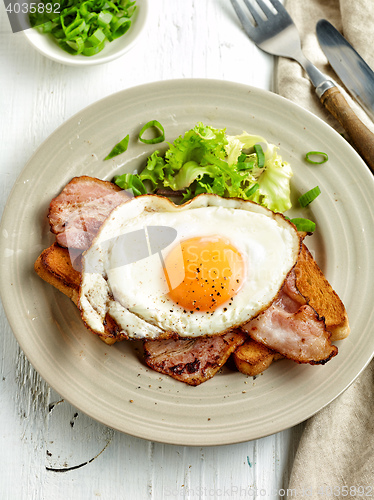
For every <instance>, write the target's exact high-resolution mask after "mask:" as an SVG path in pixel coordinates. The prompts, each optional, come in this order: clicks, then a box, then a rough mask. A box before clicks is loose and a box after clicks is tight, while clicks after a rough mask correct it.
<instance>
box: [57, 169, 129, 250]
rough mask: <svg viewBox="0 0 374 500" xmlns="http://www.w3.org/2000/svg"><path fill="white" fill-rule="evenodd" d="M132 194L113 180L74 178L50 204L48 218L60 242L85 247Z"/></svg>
mask: <svg viewBox="0 0 374 500" xmlns="http://www.w3.org/2000/svg"><path fill="white" fill-rule="evenodd" d="M129 197H130V195H129V194H128V193H127V192H126V191H123V190H122V189H121V188H120V187H118V186H117V185H116V184H113V183H112V182H108V181H102V180H100V179H96V178H94V177H88V176H86V175H83V176H81V177H74V178H73V179H72V180H71V181H70V182H69V183H68V184H67V185H66V186H65V187H64V189H63V190H62V191H61V193H60V194H59V195H58V196H57V197H56V198H54V199H53V200H52V201H51V203H50V207H49V214H48V219H49V223H50V225H51V231H52V232H53V233H54V234H55V235H56V240H57V243H58V244H59V245H61V246H63V247H66V248H76V249H79V250H85V249H86V248H88V247H89V246H90V244H91V242H92V240H93V238H94V237H95V235H96V233H97V231H98V230H99V227H100V226H101V224H102V223H103V222H104V220H105V219H106V218H107V217H108V215H109V214H110V212H111V211H112V210H113V209H114V208H115V207H116V206H117V205H120V204H121V203H123V202H124V201H126V200H128V199H129Z"/></svg>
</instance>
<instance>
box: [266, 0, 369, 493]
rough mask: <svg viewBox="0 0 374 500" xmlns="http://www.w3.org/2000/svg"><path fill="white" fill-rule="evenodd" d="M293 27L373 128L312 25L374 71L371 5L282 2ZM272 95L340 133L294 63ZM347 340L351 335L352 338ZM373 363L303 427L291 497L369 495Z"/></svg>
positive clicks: (363, 1) (280, 72) (281, 70)
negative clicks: (326, 29) (321, 23)
mask: <svg viewBox="0 0 374 500" xmlns="http://www.w3.org/2000/svg"><path fill="white" fill-rule="evenodd" d="M286 8H287V10H288V12H289V14H290V15H291V17H292V18H293V20H294V22H295V24H296V25H297V27H298V30H299V32H300V36H301V40H302V48H303V51H304V54H305V56H306V57H307V58H308V59H310V60H311V62H312V63H314V64H315V65H316V66H317V67H318V68H319V69H320V70H321V71H323V72H324V73H326V74H328V75H330V77H331V78H332V79H333V80H334V81H335V82H336V83H337V84H338V86H339V87H340V90H342V92H343V93H344V95H345V97H346V99H347V101H348V103H349V104H350V106H351V107H352V108H353V109H354V111H355V112H356V114H357V115H358V116H359V118H360V119H361V120H362V121H363V122H364V123H365V125H366V126H367V127H368V128H369V129H371V130H372V131H374V125H373V123H372V122H371V120H370V119H369V117H368V116H367V115H366V113H365V112H364V111H363V110H362V108H361V107H360V106H359V105H358V104H357V103H356V102H355V101H354V100H353V99H351V98H350V97H349V95H347V94H346V92H345V90H344V87H343V85H342V83H341V82H340V81H339V79H338V77H337V76H336V75H335V73H334V72H333V70H332V69H331V67H330V66H329V65H328V62H327V59H326V58H325V56H324V54H323V52H322V51H321V49H320V47H319V44H318V41H317V38H316V35H315V26H316V23H317V21H318V20H319V19H322V18H324V19H327V20H328V21H330V22H331V23H332V24H333V25H334V26H335V27H336V28H337V29H338V30H339V31H341V32H342V33H343V35H344V36H345V37H346V38H347V39H348V41H349V42H350V43H351V44H352V45H353V46H354V48H355V49H356V50H357V52H359V53H360V55H361V56H362V57H363V58H364V59H365V60H366V62H367V63H368V64H369V66H371V67H372V68H374V51H373V43H374V1H373V0H340V1H339V0H286ZM276 80H277V84H278V88H277V92H278V93H279V94H280V95H282V96H284V97H287V98H288V99H290V100H292V101H295V102H296V103H298V104H299V105H301V106H302V107H304V108H306V109H308V110H309V111H312V112H313V113H314V114H315V115H317V116H319V117H320V118H322V119H324V120H325V121H326V122H328V123H329V124H330V125H331V126H332V127H334V128H335V129H336V130H337V131H338V132H340V133H342V132H343V129H342V128H341V127H340V125H339V123H338V122H337V121H336V120H335V119H334V118H333V117H332V116H331V115H330V114H329V113H328V112H327V111H326V110H325V109H324V108H323V106H322V105H321V104H320V102H319V99H318V97H317V96H316V94H315V92H314V88H313V86H312V85H311V84H310V81H309V80H308V78H307V76H306V75H305V72H304V71H303V69H302V68H301V67H300V66H299V65H298V63H296V62H294V61H291V60H288V59H284V58H279V60H278V65H277V78H276ZM351 335H352V334H351ZM373 363H374V362H372V363H371V364H370V365H369V366H368V367H367V368H366V369H365V370H364V372H363V373H362V374H361V375H360V376H359V377H358V379H357V380H356V381H355V382H354V383H353V384H352V385H351V386H350V387H349V388H348V389H347V390H346V391H345V392H344V393H343V394H342V395H341V396H339V397H338V398H337V399H336V400H335V401H333V402H332V403H330V404H329V405H328V406H327V407H326V408H324V409H322V410H321V411H320V412H319V413H318V414H317V415H315V416H314V417H312V418H311V419H309V420H308V421H307V423H306V426H305V429H304V432H303V434H302V437H301V441H300V444H299V447H298V450H297V453H296V457H295V460H294V464H293V467H292V471H291V478H290V482H289V484H288V489H289V490H290V496H291V495H292V498H295V499H297V498H311V499H319V500H321V499H322V498H323V499H325V500H326V499H330V498H331V499H332V498H334V499H337V498H342V499H343V498H347V497H358V498H365V497H368V496H374V459H373V458H374V457H373V454H374V364H373Z"/></svg>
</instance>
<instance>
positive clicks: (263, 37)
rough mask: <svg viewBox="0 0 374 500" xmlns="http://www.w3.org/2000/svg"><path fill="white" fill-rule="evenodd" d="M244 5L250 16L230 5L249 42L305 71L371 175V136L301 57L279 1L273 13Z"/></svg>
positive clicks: (260, 2) (257, 1)
mask: <svg viewBox="0 0 374 500" xmlns="http://www.w3.org/2000/svg"><path fill="white" fill-rule="evenodd" d="M243 1H244V4H245V6H246V7H247V9H248V11H249V13H246V12H245V11H244V10H243V9H242V8H241V7H240V5H239V3H238V0H231V3H232V5H233V7H234V9H235V12H236V14H237V15H238V17H239V19H240V21H241V23H242V25H243V28H244V31H245V32H246V33H247V35H248V36H249V38H251V40H253V42H254V43H255V44H256V45H257V46H258V47H259V48H260V49H262V50H264V51H265V52H267V53H269V54H272V55H275V56H281V57H287V58H289V59H294V60H295V61H297V62H298V63H299V64H300V65H301V66H302V67H303V68H304V69H305V71H306V73H307V74H308V76H309V78H310V80H311V82H312V84H313V85H314V87H315V89H316V94H317V96H318V97H319V99H320V101H321V103H322V104H323V105H324V106H325V107H326V109H327V110H328V111H329V112H330V113H331V114H332V115H333V116H334V117H335V118H336V119H337V120H338V121H339V123H340V124H341V125H342V127H343V128H344V129H345V130H346V132H347V133H348V134H349V136H350V138H351V140H352V143H353V145H354V146H355V147H356V149H357V151H358V152H359V153H360V155H361V156H362V157H363V158H364V160H365V161H366V163H367V164H368V166H369V167H370V168H371V169H372V170H373V171H374V135H373V134H372V133H371V132H370V130H369V129H368V128H367V127H366V126H365V125H364V124H363V123H362V122H361V121H360V120H359V119H358V117H357V116H356V115H355V113H354V112H353V111H352V109H351V108H350V107H349V105H348V103H347V101H346V100H345V98H344V97H343V95H342V94H341V93H340V91H339V89H338V88H337V86H336V84H335V83H334V82H333V81H332V80H331V79H330V78H328V77H327V76H326V75H324V74H323V73H322V72H321V71H320V70H319V69H318V68H316V67H315V66H314V65H313V64H312V63H311V62H310V61H309V60H308V59H307V58H306V57H305V56H304V54H303V52H302V50H301V42H300V36H299V33H298V31H297V28H296V26H295V24H294V22H293V20H292V19H291V17H290V15H289V14H288V12H287V11H286V9H285V8H284V7H283V5H282V4H281V3H280V2H279V0H269V2H270V3H271V5H272V6H273V8H274V11H273V9H271V8H270V7H269V6H268V5H267V4H266V3H265V2H264V0H252V3H251V2H250V0H243Z"/></svg>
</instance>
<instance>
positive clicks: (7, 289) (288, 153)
mask: <svg viewBox="0 0 374 500" xmlns="http://www.w3.org/2000/svg"><path fill="white" fill-rule="evenodd" d="M152 119H156V120H159V121H160V122H161V123H162V124H163V125H164V127H165V131H166V137H167V140H173V139H175V138H176V137H177V136H178V135H179V134H182V133H183V132H184V131H186V130H188V129H189V128H191V127H193V126H194V125H195V123H196V122H197V121H200V120H201V121H203V122H204V123H206V124H212V125H214V126H216V127H226V128H227V131H228V132H229V133H230V134H236V133H240V132H241V131H242V130H243V129H245V130H247V131H248V132H253V133H256V134H260V135H263V136H264V137H266V138H267V139H268V140H269V141H270V142H274V143H276V144H279V146H280V151H281V154H282V156H283V158H284V159H285V160H287V161H289V162H291V164H292V167H293V170H294V178H293V181H292V184H293V189H294V197H295V199H296V197H297V196H298V195H299V193H301V192H304V191H306V190H308V189H310V188H312V187H314V186H315V185H319V186H320V188H321V190H322V194H321V195H320V197H319V198H318V199H317V200H316V201H314V202H313V203H312V205H311V207H312V208H310V209H308V210H304V211H301V210H295V211H294V214H296V213H297V214H301V215H304V216H307V217H309V218H312V219H314V220H316V221H317V224H318V226H317V227H318V229H317V231H316V233H315V235H313V236H312V237H309V239H308V245H309V246H310V248H311V249H312V250H313V251H314V252H315V256H316V259H317V261H318V262H319V263H320V265H321V267H322V269H323V270H324V272H325V274H326V276H327V277H328V279H329V280H330V282H331V283H332V284H333V286H334V287H335V289H336V290H337V292H338V293H339V294H340V296H341V297H342V299H343V300H344V302H345V305H346V307H347V310H348V313H349V316H350V322H351V327H352V332H351V335H350V337H349V338H348V339H347V340H345V341H342V342H340V343H339V355H338V356H337V357H335V358H334V359H332V360H331V361H330V362H329V363H327V364H326V365H325V366H303V365H297V364H295V363H293V362H289V361H279V362H277V363H275V364H274V365H273V366H271V367H270V369H269V370H268V371H267V372H265V373H264V374H263V375H262V376H259V377H257V378H256V379H255V380H253V379H252V378H250V377H246V376H244V375H242V374H240V373H237V372H233V371H229V370H228V369H224V370H223V372H222V373H220V374H218V375H217V376H215V377H214V378H213V379H211V380H209V381H208V382H206V383H204V384H202V385H201V386H199V387H189V386H186V385H184V384H182V383H180V382H176V381H174V380H173V379H171V378H168V377H164V376H160V375H159V374H158V373H155V372H153V371H151V370H148V369H147V368H146V366H145V365H144V364H143V362H142V359H141V354H140V351H139V350H138V346H136V345H135V344H132V343H130V342H122V343H119V344H118V345H114V346H112V347H108V346H106V345H105V344H103V343H102V342H101V341H100V340H99V339H98V338H97V337H95V336H94V335H92V334H91V333H89V332H88V331H87V330H86V329H85V328H84V327H83V325H82V323H81V320H80V316H79V313H78V310H77V309H76V308H75V306H74V305H73V303H71V302H70V301H69V299H67V298H66V297H65V296H63V295H61V294H60V293H59V292H57V291H55V290H54V289H53V288H51V287H50V286H49V285H47V284H46V283H44V282H43V281H42V280H41V279H40V278H39V277H38V276H36V275H35V273H34V272H33V263H34V260H35V259H36V257H37V256H38V254H39V252H40V251H41V250H43V249H44V248H45V247H47V246H49V244H50V243H51V242H52V241H53V238H52V236H51V234H50V233H49V226H48V223H47V219H46V214H47V210H48V205H49V202H50V200H51V199H52V198H53V197H54V196H56V195H57V194H58V192H59V191H60V190H61V188H62V187H63V186H64V185H65V184H66V183H67V182H68V181H69V180H70V179H71V178H72V177H74V176H77V175H82V174H87V175H93V176H97V177H100V178H104V179H111V178H112V176H113V175H114V174H116V173H120V172H126V171H133V170H134V169H135V168H141V167H142V166H143V165H144V162H145V159H146V157H147V155H149V154H150V153H151V152H152V151H153V150H154V149H155V148H154V147H152V146H149V145H148V146H147V145H144V144H142V143H140V142H139V141H137V140H136V137H137V135H138V132H139V130H140V128H141V127H142V125H143V124H144V123H146V122H147V121H149V120H152ZM128 133H129V134H130V137H131V141H130V145H129V149H128V151H127V152H126V153H125V154H123V155H121V156H119V157H117V158H116V159H113V160H111V161H109V162H108V161H106V162H104V161H103V158H104V157H105V156H106V154H107V153H108V152H109V151H110V150H111V148H112V146H113V145H114V144H115V143H116V142H118V141H119V140H120V139H122V138H123V137H124V136H125V135H126V134H128ZM309 150H318V151H325V152H326V153H328V155H329V161H328V163H325V164H324V165H320V166H312V165H309V164H306V163H305V162H304V160H303V157H304V155H305V153H306V152H307V151H309ZM373 199H374V181H373V177H372V175H371V174H370V172H369V170H368V169H367V168H366V166H365V164H364V163H363V162H362V161H361V160H360V158H359V157H358V156H357V154H356V153H355V152H354V151H353V149H352V148H351V147H350V146H349V145H348V144H347V143H346V142H345V141H344V139H342V138H341V137H340V136H339V135H338V134H337V133H335V132H334V131H333V130H332V129H331V128H329V127H328V126H327V125H325V124H324V123H323V122H322V121H320V120H319V119H317V118H316V117H315V116H313V115H311V114H310V113H308V112H306V111H304V110H303V109H301V108H299V107H298V106H296V105H294V104H292V103H290V102H288V101H287V100H284V99H282V98H280V97H279V96H277V95H274V94H272V93H269V92H265V91H261V90H258V89H255V88H251V87H247V86H243V85H239V84H234V83H228V82H219V81H209V80H176V81H167V82H161V83H153V84H149V85H145V86H141V87H137V88H133V89H129V90H126V91H123V92H120V93H117V94H115V95H112V96H110V97H108V98H105V99H103V100H101V101H99V102H97V103H95V104H94V105H92V106H90V107H88V108H86V109H84V110H83V111H82V112H80V113H78V114H77V115H76V116H74V117H73V118H71V119H70V120H68V122H66V123H65V124H64V125H62V126H61V127H60V128H59V129H57V130H56V131H55V132H54V133H53V134H52V135H51V136H50V137H49V138H48V139H47V140H46V141H45V142H44V143H43V144H42V145H41V146H40V148H39V149H38V151H37V152H36V153H35V154H34V156H33V157H32V158H31V160H30V161H29V163H28V164H27V165H26V167H25V169H24V171H23V172H22V174H21V175H20V177H19V179H18V181H17V182H16V184H15V186H14V189H13V192H12V194H11V196H10V198H9V201H8V204H7V207H6V210H5V213H4V216H3V220H2V226H1V233H0V234H1V248H0V251H1V253H0V255H1V259H0V263H1V273H0V276H1V283H0V284H1V291H2V300H3V303H4V307H5V310H6V313H7V315H8V318H9V322H10V324H11V327H12V329H13V331H14V334H15V336H16V337H17V339H18V341H19V343H20V345H21V347H22V349H23V350H24V352H25V353H26V355H27V357H28V358H29V360H30V361H31V363H32V364H33V366H34V367H35V369H36V370H37V371H38V372H39V373H40V374H41V375H42V376H43V377H44V378H45V380H46V381H47V382H48V383H49V384H50V385H51V386H52V387H53V388H54V389H55V390H56V391H57V392H58V393H59V394H61V396H63V397H64V398H66V399H67V400H69V401H70V402H71V403H72V404H73V405H75V406H76V407H78V408H80V409H81V410H82V411H84V412H85V413H87V414H88V415H90V416H91V417H93V418H95V419H97V420H98V421H100V422H103V423H104V424H106V425H108V426H110V427H113V428H115V429H118V430H120V431H123V432H126V433H129V434H132V435H134V436H138V437H142V438H146V439H150V440H155V441H161V442H165V443H173V444H183V445H222V444H229V443H236V442H242V441H246V440H250V439H255V438H259V437H262V436H265V435H268V434H271V433H275V432H277V431H280V430H282V429H285V428H287V427H290V426H293V425H295V424H297V423H299V422H301V421H303V420H305V419H306V418H308V417H309V416H311V415H313V414H314V413H316V412H317V411H319V410H320V409H321V408H322V407H323V406H325V405H327V404H328V403H329V402H330V401H331V400H333V399H334V398H335V397H337V396H338V395H339V394H340V393H341V392H342V391H344V389H346V388H347V386H348V385H349V384H350V383H351V382H352V381H353V380H354V379H355V377H357V375H358V374H359V373H360V372H361V371H362V370H363V368H364V367H365V366H366V365H367V363H368V362H369V361H370V359H371V357H372V354H373V352H374V332H373V326H372V325H373V323H374V321H373V320H374V318H373V307H372V297H373V296H374V280H373V279H372V271H371V270H372V268H370V266H372V249H373V247H374V216H373V209H372V200H373Z"/></svg>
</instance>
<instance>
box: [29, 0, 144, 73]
mask: <svg viewBox="0 0 374 500" xmlns="http://www.w3.org/2000/svg"><path fill="white" fill-rule="evenodd" d="M136 5H137V9H136V10H135V12H134V15H133V17H132V18H131V19H132V23H131V27H130V29H129V30H128V32H127V33H125V35H123V36H122V37H120V38H118V39H117V40H113V42H110V43H109V42H107V43H106V45H105V47H104V49H103V50H102V51H101V52H99V53H98V54H96V55H94V56H89V57H88V56H83V55H81V54H78V55H72V54H69V53H68V52H65V51H64V50H63V49H61V48H60V47H59V45H58V44H57V42H56V41H55V40H54V39H53V37H52V36H50V35H47V34H43V33H40V32H39V31H38V30H37V29H34V28H30V29H27V30H25V31H24V32H23V33H24V34H25V36H26V39H27V40H28V41H29V43H30V44H31V45H32V46H33V47H34V48H35V49H36V50H38V51H39V52H40V53H41V54H43V55H44V56H46V57H48V58H49V59H52V60H53V61H56V62H59V63H61V64H67V65H70V66H92V65H95V64H103V63H107V62H110V61H113V60H114V59H117V58H118V57H121V56H123V55H124V54H125V53H126V52H128V51H129V50H130V49H131V48H132V47H133V46H134V45H135V43H136V42H137V41H138V39H139V38H140V36H141V34H142V33H143V32H144V31H145V27H146V24H147V21H148V17H149V16H148V13H149V4H148V0H137V2H136Z"/></svg>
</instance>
